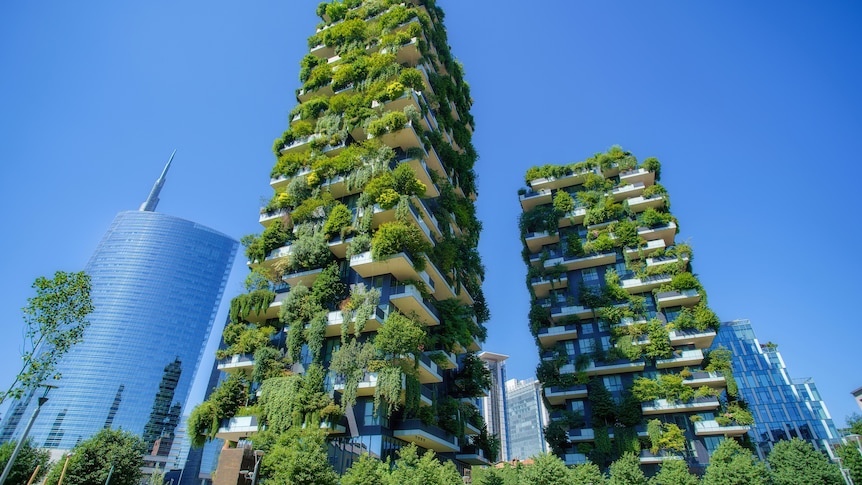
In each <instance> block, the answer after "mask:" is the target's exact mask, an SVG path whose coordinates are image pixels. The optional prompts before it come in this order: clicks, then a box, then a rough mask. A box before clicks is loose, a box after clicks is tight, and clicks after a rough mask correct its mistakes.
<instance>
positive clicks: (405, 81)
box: [398, 67, 425, 91]
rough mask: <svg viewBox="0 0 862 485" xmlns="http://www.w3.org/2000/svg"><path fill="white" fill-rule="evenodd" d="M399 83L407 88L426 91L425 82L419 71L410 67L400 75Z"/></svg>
mask: <svg viewBox="0 0 862 485" xmlns="http://www.w3.org/2000/svg"><path fill="white" fill-rule="evenodd" d="M398 82H400V83H401V84H402V85H404V87H405V88H410V89H413V90H416V91H424V90H425V81H424V77H423V76H422V73H421V72H420V71H419V69H416V68H413V67H408V68H405V69H402V70H401V73H399V74H398Z"/></svg>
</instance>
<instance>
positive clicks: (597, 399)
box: [587, 378, 616, 425]
mask: <svg viewBox="0 0 862 485" xmlns="http://www.w3.org/2000/svg"><path fill="white" fill-rule="evenodd" d="M587 393H588V396H589V400H590V404H591V405H592V410H593V424H594V425H596V424H597V425H602V424H607V423H610V424H612V423H614V421H615V413H616V405H615V404H614V401H613V399H612V398H611V393H610V392H609V391H608V390H607V388H605V385H604V384H603V383H602V380H601V379H598V378H593V379H591V380H590V383H589V384H588V387H587Z"/></svg>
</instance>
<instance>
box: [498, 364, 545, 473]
mask: <svg viewBox="0 0 862 485" xmlns="http://www.w3.org/2000/svg"><path fill="white" fill-rule="evenodd" d="M506 421H507V423H508V426H507V436H508V443H507V445H508V450H507V451H508V455H509V459H515V458H517V459H519V460H526V459H527V458H530V457H533V456H536V455H538V454H539V453H545V452H547V451H548V445H547V444H546V443H545V433H544V426H545V425H547V424H548V410H547V409H546V408H545V403H544V402H543V401H542V384H541V383H540V382H539V381H537V380H536V379H535V378H532V377H531V378H529V379H526V380H523V381H519V380H517V379H510V380H508V381H506Z"/></svg>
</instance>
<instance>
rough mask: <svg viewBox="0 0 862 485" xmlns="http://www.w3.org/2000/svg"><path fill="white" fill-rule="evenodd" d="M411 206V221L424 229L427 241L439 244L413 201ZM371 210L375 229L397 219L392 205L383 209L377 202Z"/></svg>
mask: <svg viewBox="0 0 862 485" xmlns="http://www.w3.org/2000/svg"><path fill="white" fill-rule="evenodd" d="M412 200H413V201H414V202H415V201H416V200H418V199H417V198H416V197H413V199H412ZM409 208H410V211H409V214H410V216H409V218H408V220H409V222H410V223H411V224H413V225H414V226H416V227H418V228H419V230H420V231H422V235H423V236H424V237H425V241H426V242H428V243H430V244H431V245H432V246H433V245H435V244H437V240H436V239H435V238H434V236H433V235H432V234H431V229H430V228H429V227H428V225H427V224H426V223H425V220H424V219H423V218H422V216H421V215H420V213H419V211H418V210H417V209H416V207H414V206H413V203H410V204H409ZM371 210H372V211H373V212H374V215H373V216H372V222H371V224H372V227H373V228H375V229H376V228H378V227H380V225H381V224H384V223H387V222H393V221H395V220H397V215H396V212H397V209H396V208H395V207H392V208H389V209H383V208H382V207H380V206H379V205H377V204H375V205H374V207H373V208H372V209H371ZM362 214H363V212H362V211H361V210H360V211H359V212H358V216H360V217H361V216H362ZM435 229H436V228H435Z"/></svg>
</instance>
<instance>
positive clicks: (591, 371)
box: [560, 359, 646, 376]
mask: <svg viewBox="0 0 862 485" xmlns="http://www.w3.org/2000/svg"><path fill="white" fill-rule="evenodd" d="M645 366H646V364H645V363H644V361H642V360H635V361H630V360H626V359H621V360H617V361H614V362H596V361H595V360H593V361H590V365H589V366H587V368H586V369H584V372H586V373H587V375H590V376H602V375H608V374H619V373H623V372H640V371H642V370H644V367H645ZM574 373H575V365H574V364H566V365H564V366H562V367H561V368H560V374H574Z"/></svg>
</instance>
